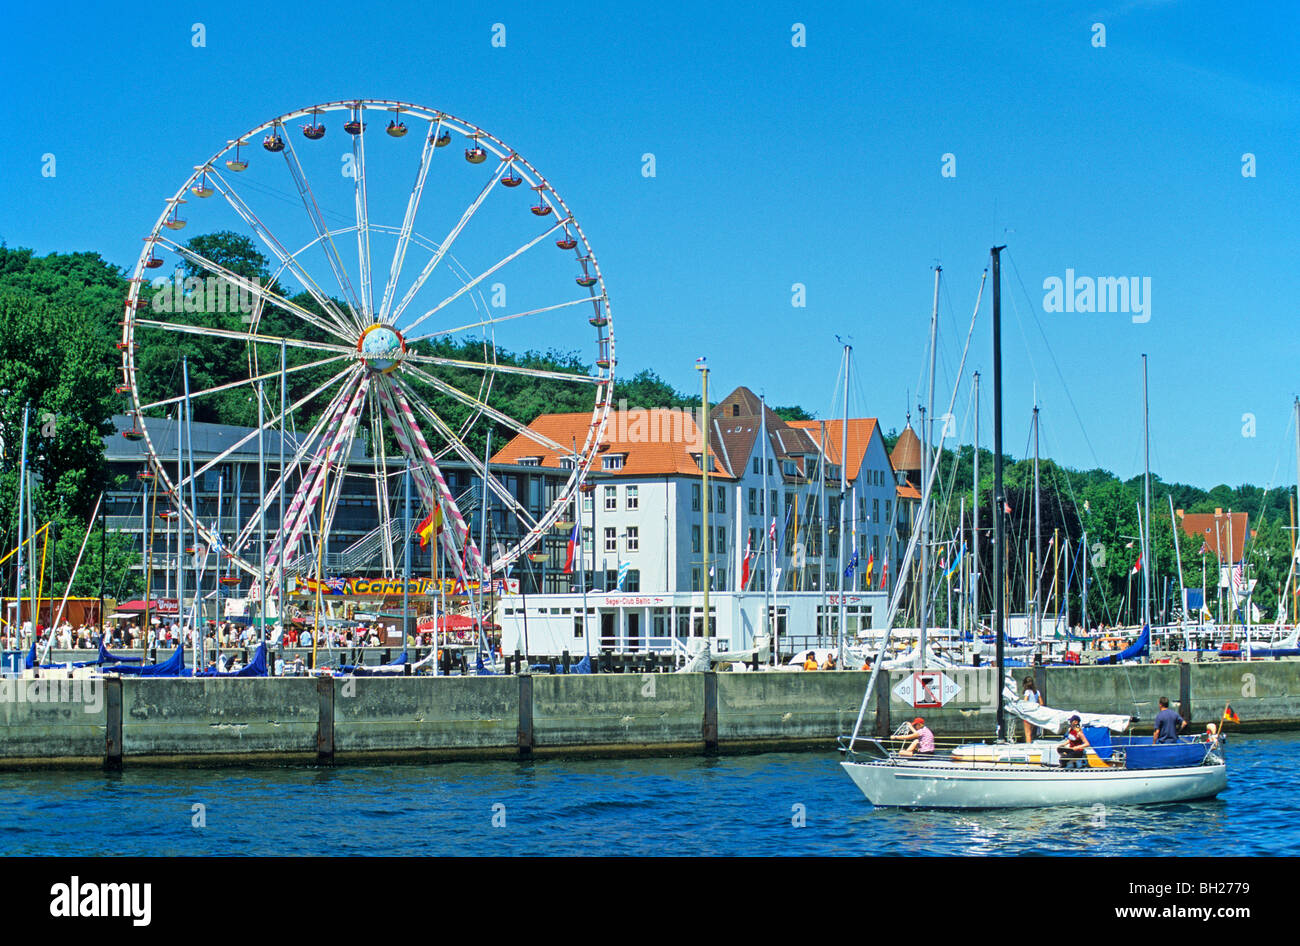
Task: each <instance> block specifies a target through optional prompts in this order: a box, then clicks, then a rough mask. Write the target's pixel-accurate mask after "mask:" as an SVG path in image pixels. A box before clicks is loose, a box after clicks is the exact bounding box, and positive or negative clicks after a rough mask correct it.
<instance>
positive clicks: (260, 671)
mask: <svg viewBox="0 0 1300 946" xmlns="http://www.w3.org/2000/svg"><path fill="white" fill-rule="evenodd" d="M266 675H267V673H266V644H265V643H262V644H259V645H258V648H257V652H256V653H255V654H253V659H252V660H250V661H249V662H248V666H246V667H240V668H239V669H238V670H231V671H230V672H228V673H227V672H223V671H221V670H217V669H215V668H213V669H211V670H200V671H198V672H196V673H195V674H194V676H196V677H265V676H266Z"/></svg>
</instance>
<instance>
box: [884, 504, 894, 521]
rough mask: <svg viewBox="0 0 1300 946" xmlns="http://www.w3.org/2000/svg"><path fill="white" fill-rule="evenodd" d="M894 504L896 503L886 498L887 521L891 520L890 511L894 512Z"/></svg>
mask: <svg viewBox="0 0 1300 946" xmlns="http://www.w3.org/2000/svg"><path fill="white" fill-rule="evenodd" d="M893 505H894V504H893V503H891V502H890V501H889V500H888V499H886V500H885V521H886V522H889V521H890V518H889V516H890V513H891V512H892V507H893Z"/></svg>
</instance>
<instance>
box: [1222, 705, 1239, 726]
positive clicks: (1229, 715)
mask: <svg viewBox="0 0 1300 946" xmlns="http://www.w3.org/2000/svg"><path fill="white" fill-rule="evenodd" d="M1223 721H1224V722H1225V723H1239V722H1241V717H1240V716H1238V715H1237V713H1236V711H1235V710H1233V708H1232V704H1230V703H1229V704H1228V705H1226V706H1224V707H1223Z"/></svg>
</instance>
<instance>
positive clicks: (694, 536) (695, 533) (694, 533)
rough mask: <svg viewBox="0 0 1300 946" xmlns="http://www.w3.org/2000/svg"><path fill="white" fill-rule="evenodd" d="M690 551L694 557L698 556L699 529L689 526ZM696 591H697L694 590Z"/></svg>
mask: <svg viewBox="0 0 1300 946" xmlns="http://www.w3.org/2000/svg"><path fill="white" fill-rule="evenodd" d="M691 551H692V552H694V553H695V554H696V555H699V554H700V527H699V526H691ZM696 590H697V591H698V590H699V589H696Z"/></svg>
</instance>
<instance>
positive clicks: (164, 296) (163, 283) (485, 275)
mask: <svg viewBox="0 0 1300 946" xmlns="http://www.w3.org/2000/svg"><path fill="white" fill-rule="evenodd" d="M453 142H456V144H455V145H454V146H453ZM185 230H188V231H189V234H191V235H194V236H192V237H191V238H190V239H189V240H188V242H185V238H184V237H183V236H182V234H181V232H180V231H185ZM168 264H170V265H171V266H172V267H174V269H173V270H172V273H171V274H170V275H169V274H168V273H167V272H165V271H164V269H163V268H164V266H167V265H168ZM232 300H233V301H232ZM118 347H119V349H120V350H121V352H122V368H121V370H122V378H121V381H120V383H119V387H118V391H119V392H120V393H122V394H124V395H127V396H128V399H129V408H128V410H129V413H130V415H131V420H132V425H131V427H130V429H128V430H127V431H125V432H124V436H126V437H128V438H129V439H133V440H141V441H143V443H144V447H145V449H146V453H147V457H148V461H149V464H150V466H151V468H152V470H153V471H154V473H155V474H156V476H157V477H158V480H157V482H158V486H159V488H161V489H162V490H164V491H165V494H166V495H169V496H170V497H171V498H172V501H173V502H174V504H175V506H176V509H177V511H179V513H180V514H181V516H183V517H184V519H185V522H186V525H187V527H189V528H191V529H193V530H194V534H196V535H197V536H198V537H199V539H200V541H201V542H206V543H209V544H210V545H212V546H214V547H217V548H221V549H224V550H225V552H226V555H227V558H228V559H229V563H230V566H229V567H231V568H232V569H237V570H238V572H242V573H244V574H245V575H249V576H255V577H256V576H259V575H264V576H265V580H266V582H267V584H268V588H274V587H276V586H277V583H278V582H282V581H283V580H284V579H285V577H287V576H288V575H292V574H303V573H304V572H305V571H307V568H306V565H305V563H307V562H315V563H317V564H316V571H317V572H318V573H319V567H320V566H319V563H320V561H321V558H322V555H321V553H322V551H323V550H325V549H335V548H336V547H337V545H338V542H337V541H335V542H331V541H330V536H331V530H332V529H333V528H334V527H335V526H336V524H338V523H340V522H342V521H345V520H348V519H349V517H352V519H351V525H352V527H353V529H354V531H353V533H351V534H350V535H349V538H353V537H355V539H356V541H355V542H353V543H352V545H353V546H355V547H356V548H358V549H360V550H361V552H365V550H366V549H373V550H374V555H375V557H374V559H373V560H372V561H373V567H377V568H382V569H383V570H384V571H386V572H387V573H388V574H390V575H391V574H396V568H397V567H400V564H401V554H402V543H403V542H404V541H405V542H410V541H411V538H412V531H413V530H412V523H413V521H420V520H422V519H424V518H425V517H426V516H427V515H430V514H434V513H435V512H437V513H438V514H440V515H441V518H442V521H443V522H444V524H445V525H444V530H443V533H442V539H441V542H442V543H444V551H445V553H446V558H447V560H448V561H449V562H450V563H451V566H452V567H454V568H455V569H456V570H457V571H458V572H460V573H461V577H464V578H467V580H476V579H477V578H478V577H479V576H480V575H484V574H491V573H495V572H500V571H501V570H502V569H504V568H505V567H507V566H508V565H509V564H510V563H511V562H513V561H514V560H515V559H517V558H518V557H519V556H520V555H522V554H524V553H526V552H528V551H529V549H531V548H532V547H533V546H535V545H537V543H538V542H540V541H541V540H542V538H543V537H544V536H545V534H546V533H547V531H548V530H551V529H553V528H555V527H556V523H557V521H558V520H560V519H561V517H564V516H566V513H567V511H568V510H571V509H572V503H573V502H574V499H575V496H576V494H577V492H578V490H579V488H580V486H581V484H582V480H583V478H584V477H585V475H586V472H587V470H588V469H589V467H590V465H591V462H592V460H593V458H594V457H595V456H596V455H597V453H598V447H599V441H600V437H601V434H602V432H603V430H604V426H605V422H606V418H607V416H608V413H609V409H610V401H611V394H612V390H613V370H614V364H615V362H614V333H613V322H612V313H611V310H610V305H609V299H608V296H607V295H606V291H605V284H604V280H603V278H602V276H601V272H600V267H599V265H598V263H597V261H596V256H595V253H594V252H593V251H592V248H591V246H590V244H589V243H588V241H587V238H586V236H585V234H584V233H583V230H582V228H581V226H580V225H579V224H578V221H577V219H576V218H575V217H574V215H573V213H572V212H571V211H570V210H569V208H568V206H567V205H566V204H565V203H564V201H563V200H562V199H561V198H560V196H559V194H558V193H556V191H555V189H554V187H553V186H552V185H551V184H550V182H549V181H548V180H547V179H546V178H545V177H544V176H543V175H542V174H541V172H540V171H538V170H537V169H536V168H535V167H534V166H533V165H532V164H530V163H529V162H528V161H526V160H525V159H524V158H522V157H521V156H520V155H519V154H518V153H517V152H515V151H514V150H513V149H512V148H510V147H509V146H508V145H506V144H505V143H504V142H503V141H501V140H500V139H499V138H496V137H495V136H493V135H491V134H489V133H488V132H486V131H484V130H483V129H482V128H479V127H478V126H476V125H473V124H471V123H469V122H467V121H464V120H462V119H459V118H456V117H455V116H452V115H449V114H447V113H445V112H441V111H437V110H435V109H431V108H426V107H423V106H419V105H413V104H410V103H405V102H395V101H386V100H378V99H362V100H352V101H340V102H328V103H324V104H320V105H313V106H309V107H307V108H300V109H297V110H295V111H292V112H288V113H286V114H284V115H280V116H278V117H276V118H273V119H271V120H270V121H267V122H264V123H262V124H260V125H258V126H256V127H254V128H252V129H250V130H249V131H247V132H245V133H243V134H241V135H239V136H238V137H236V138H232V139H230V140H229V141H228V142H227V143H226V145H225V147H223V148H221V149H220V150H218V151H217V152H216V153H215V154H213V155H212V156H211V157H210V158H208V159H207V160H205V161H203V162H202V163H201V164H198V165H196V166H195V167H194V169H193V173H191V174H190V176H189V177H188V179H186V180H185V181H184V183H182V184H181V186H180V187H179V188H178V189H177V190H176V192H175V193H174V194H173V195H172V196H171V197H169V198H168V199H167V200H166V202H165V206H164V209H163V211H162V213H161V214H160V216H159V217H158V219H157V221H156V222H155V224H154V226H153V229H152V230H151V231H150V233H149V235H148V236H147V237H145V239H144V249H143V251H142V253H141V255H140V258H139V260H138V262H137V263H136V266H135V270H134V273H133V275H132V278H131V281H130V292H129V296H128V299H127V301H126V311H125V317H124V319H123V321H122V335H121V340H120V341H119V342H118ZM545 352H549V353H553V355H554V357H551V358H549V359H546V358H542V357H539V356H538V354H537V353H545ZM182 354H187V355H188V356H189V357H188V360H187V374H186V376H185V377H184V379H182V378H181V376H180V367H179V363H180V356H181V355H182ZM588 358H589V359H590V361H589V362H588ZM557 360H558V364H557ZM182 381H183V382H184V383H182ZM186 387H187V388H188V390H185V389H184V388H186ZM529 390H532V391H534V392H544V394H545V397H546V399H545V403H542V404H537V403H535V402H534V403H533V404H531V408H533V413H537V412H538V411H539V410H544V411H546V412H552V411H562V412H566V413H580V414H582V415H583V416H584V417H586V416H588V415H589V421H588V422H586V423H584V424H582V425H581V429H582V430H583V431H584V433H581V434H579V435H578V436H575V437H573V438H570V439H571V442H570V443H561V442H557V441H556V440H554V439H552V437H551V436H548V435H547V434H546V433H543V432H541V431H539V430H537V429H534V427H532V426H530V421H532V420H533V417H531V416H520V415H521V414H522V410H521V408H520V407H519V406H518V405H520V404H521V403H528V399H527V397H521V394H527V392H528V391H529ZM183 405H189V406H190V411H191V413H190V417H192V418H193V419H195V420H203V419H208V420H216V421H218V422H223V423H226V424H235V425H236V426H240V422H241V421H242V426H245V427H247V428H248V432H247V433H246V434H243V435H241V436H233V435H232V436H231V437H230V438H229V442H225V441H223V442H222V443H221V445H220V449H216V448H214V450H215V454H214V455H211V456H205V457H204V458H203V459H202V460H201V461H198V462H194V461H191V462H190V464H189V465H188V466H187V465H186V464H185V463H183V462H181V461H179V460H178V458H177V453H176V452H175V451H176V439H177V436H178V435H177V434H175V433H174V431H175V430H176V429H177V426H176V424H175V421H176V419H177V418H179V416H180V411H181V409H182V406H183ZM163 421H166V423H165V424H164V423H163ZM164 431H173V433H164ZM488 431H491V433H490V434H488ZM485 435H486V437H485ZM513 437H525V438H529V439H530V440H531V441H533V442H535V444H536V446H537V452H538V453H539V454H548V455H551V456H562V457H564V461H563V464H562V465H563V466H564V467H565V468H567V470H568V475H567V479H565V480H564V481H563V483H562V485H560V486H559V487H558V488H554V489H552V490H550V491H548V492H546V493H543V494H541V495H540V497H539V496H538V495H534V496H521V495H520V493H519V489H518V483H517V482H515V478H513V477H506V478H504V479H505V480H506V481H503V477H502V476H500V475H498V472H497V471H495V470H493V469H490V468H489V463H488V455H487V454H486V452H485V450H483V449H481V448H480V445H481V444H483V443H484V442H485V439H486V442H488V443H490V444H491V446H492V449H493V450H496V449H499V448H501V447H504V446H505V445H506V441H507V440H508V439H510V438H513ZM286 438H287V440H288V444H289V445H288V447H287V449H286V452H285V454H284V456H285V463H284V466H283V468H281V467H280V464H279V456H280V454H279V450H280V449H281V448H280V446H279V445H280V444H281V443H282V442H283V439H286ZM530 446H531V445H530ZM259 448H261V449H262V450H264V451H265V460H264V461H263V463H264V465H263V466H262V468H261V469H262V471H263V473H264V474H266V471H267V468H271V467H273V468H274V469H273V470H271V471H270V473H269V475H264V476H263V477H261V478H260V479H259V482H257V483H254V484H251V485H252V488H253V491H254V495H255V499H253V500H251V501H250V499H249V497H248V496H247V495H246V494H245V493H243V492H239V487H236V492H235V496H236V499H235V501H229V500H228V501H227V505H226V508H225V509H223V510H222V511H221V514H220V516H221V518H220V521H219V522H218V521H217V520H216V519H214V518H212V517H211V516H210V514H206V513H202V512H198V513H197V514H196V510H195V508H194V507H193V504H192V503H191V502H186V501H184V497H185V496H186V495H187V492H189V495H191V496H192V495H193V492H192V491H191V485H192V484H195V483H208V482H210V480H211V478H212V476H213V474H214V471H217V470H220V469H222V465H223V464H227V463H228V462H230V461H231V460H232V458H238V457H239V456H240V455H241V454H242V456H243V457H244V458H245V459H246V458H247V457H248V454H249V451H250V450H251V451H257V450H259ZM447 468H451V469H454V470H456V471H457V472H458V473H459V474H466V475H463V476H460V477H459V478H458V477H457V476H456V475H449V473H448V469H447ZM406 471H409V472H410V477H411V479H410V483H411V489H412V490H413V492H414V494H415V497H416V498H415V500H414V505H417V506H418V510H419V511H418V512H416V513H415V515H414V517H412V516H411V514H410V509H411V506H410V505H407V503H408V502H410V501H409V500H407V499H406V498H405V497H404V495H403V494H404V492H405V485H406V484H405V483H404V481H403V477H404V475H405V472H406ZM205 477H207V479H205ZM457 483H459V484H460V486H461V487H462V488H461V489H460V490H459V492H458V490H457ZM466 484H471V485H469V486H466ZM248 488H249V484H248V483H247V482H245V483H244V484H243V487H242V489H244V490H247V489H248ZM485 494H486V495H485ZM238 497H243V501H242V502H239V501H238ZM485 503H486V504H488V507H487V508H490V509H491V510H492V516H493V518H494V522H496V525H494V527H493V529H492V539H491V540H490V541H489V546H490V549H491V551H490V552H489V551H488V550H481V549H479V548H478V544H479V543H478V542H477V541H476V537H477V535H478V534H479V522H480V520H478V518H477V516H476V515H475V511H476V510H483V509H484V504H485ZM362 505H364V506H366V507H367V508H373V510H374V511H375V515H374V516H373V517H372V520H373V521H372V522H370V523H368V526H369V531H368V532H366V534H364V535H361V536H356V534H355V533H356V531H357V528H358V527H357V522H356V516H357V515H358V513H357V512H356V507H358V506H362ZM341 510H342V511H341ZM484 514H486V513H484ZM502 520H504V528H503V527H502ZM262 522H265V523H266V528H267V530H268V531H267V537H268V538H267V550H266V552H265V559H264V560H263V557H262V552H261V549H260V543H259V531H260V528H261V523H262ZM567 525H568V524H566V523H561V525H560V527H561V528H565V527H567ZM367 543H368V544H367ZM485 553H487V554H485ZM254 584H255V586H256V582H255V583H254Z"/></svg>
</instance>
